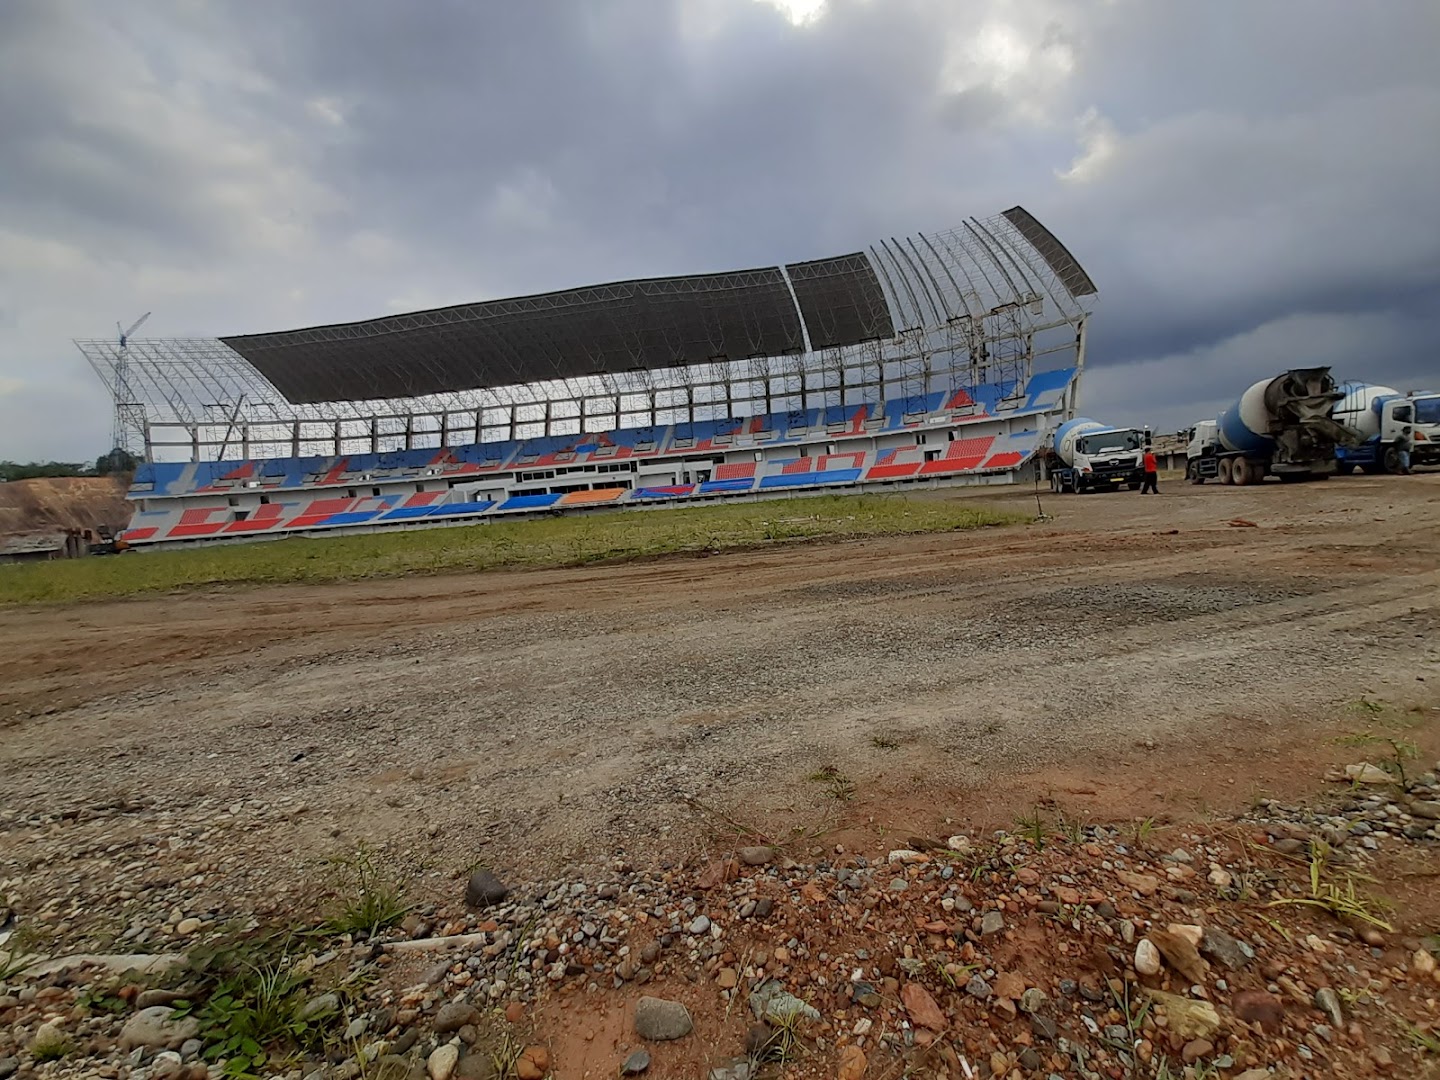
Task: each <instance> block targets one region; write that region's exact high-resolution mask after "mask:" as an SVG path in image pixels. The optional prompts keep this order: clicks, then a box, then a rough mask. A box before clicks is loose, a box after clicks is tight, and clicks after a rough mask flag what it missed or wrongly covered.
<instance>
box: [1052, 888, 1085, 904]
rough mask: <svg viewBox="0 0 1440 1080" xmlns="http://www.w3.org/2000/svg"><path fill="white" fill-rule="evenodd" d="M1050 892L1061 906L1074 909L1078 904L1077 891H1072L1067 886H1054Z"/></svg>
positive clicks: (1078, 894)
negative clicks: (1066, 905) (1064, 905)
mask: <svg viewBox="0 0 1440 1080" xmlns="http://www.w3.org/2000/svg"><path fill="white" fill-rule="evenodd" d="M1052 891H1053V892H1054V893H1055V898H1056V899H1057V900H1059V901H1060V903H1062V904H1069V905H1070V906H1071V907H1075V906H1076V905H1077V904H1079V903H1080V890H1079V889H1072V888H1070V886H1068V885H1056V886H1055V888H1054V889H1053V890H1052Z"/></svg>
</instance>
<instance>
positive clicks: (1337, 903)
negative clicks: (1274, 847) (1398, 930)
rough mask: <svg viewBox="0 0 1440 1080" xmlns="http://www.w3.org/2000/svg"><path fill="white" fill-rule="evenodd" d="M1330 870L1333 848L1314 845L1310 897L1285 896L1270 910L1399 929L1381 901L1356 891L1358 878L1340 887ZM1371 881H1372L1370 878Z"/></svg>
mask: <svg viewBox="0 0 1440 1080" xmlns="http://www.w3.org/2000/svg"><path fill="white" fill-rule="evenodd" d="M1329 868H1330V845H1329V844H1327V843H1325V842H1324V841H1323V840H1312V841H1311V842H1310V892H1309V894H1308V895H1306V896H1300V897H1284V898H1282V899H1280V900H1272V901H1271V902H1270V903H1269V904H1268V905H1266V906H1267V907H1272V908H1273V907H1287V906H1302V907H1313V908H1319V909H1320V910H1321V911H1328V912H1330V914H1332V915H1334V916H1335V917H1336V918H1337V919H1349V920H1352V921H1359V922H1366V923H1369V924H1370V925H1371V926H1374V927H1378V928H1379V929H1381V930H1384V931H1385V932H1386V933H1394V932H1395V928H1394V927H1393V926H1391V925H1390V924H1389V923H1388V922H1386V921H1385V920H1384V919H1382V918H1381V917H1380V916H1379V915H1378V914H1377V913H1376V909H1377V907H1378V904H1377V902H1376V901H1375V900H1374V899H1372V898H1371V897H1369V896H1366V895H1365V894H1364V893H1363V892H1360V891H1359V890H1358V889H1356V888H1355V877H1354V875H1351V874H1346V875H1345V884H1344V885H1343V886H1341V885H1337V884H1336V883H1335V882H1333V881H1327V880H1326V873H1327V871H1328V870H1329ZM1367 880H1369V879H1367Z"/></svg>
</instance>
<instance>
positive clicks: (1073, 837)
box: [1056, 810, 1086, 844]
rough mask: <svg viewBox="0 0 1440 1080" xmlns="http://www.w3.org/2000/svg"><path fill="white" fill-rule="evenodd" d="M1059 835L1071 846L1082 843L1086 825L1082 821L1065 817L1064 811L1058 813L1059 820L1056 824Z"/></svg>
mask: <svg viewBox="0 0 1440 1080" xmlns="http://www.w3.org/2000/svg"><path fill="white" fill-rule="evenodd" d="M1056 827H1057V828H1058V829H1059V830H1060V834H1061V835H1062V836H1064V837H1065V839H1066V840H1069V841H1070V842H1071V843H1072V844H1079V843H1082V842H1083V841H1084V839H1085V829H1086V825H1085V823H1084V822H1083V821H1080V820H1078V819H1075V818H1070V817H1066V816H1065V811H1063V810H1062V811H1060V819H1059V821H1058V822H1057V824H1056Z"/></svg>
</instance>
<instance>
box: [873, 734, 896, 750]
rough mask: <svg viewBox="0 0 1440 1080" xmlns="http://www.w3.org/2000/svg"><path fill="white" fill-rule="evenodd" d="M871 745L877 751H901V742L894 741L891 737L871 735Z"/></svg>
mask: <svg viewBox="0 0 1440 1080" xmlns="http://www.w3.org/2000/svg"><path fill="white" fill-rule="evenodd" d="M870 745H871V746H873V747H875V749H876V750H898V749H900V742H899V740H898V739H892V738H891V737H890V736H889V735H871V736H870Z"/></svg>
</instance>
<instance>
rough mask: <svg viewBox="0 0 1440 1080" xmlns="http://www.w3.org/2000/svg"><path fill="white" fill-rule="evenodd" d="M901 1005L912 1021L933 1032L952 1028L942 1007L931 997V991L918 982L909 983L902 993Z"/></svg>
mask: <svg viewBox="0 0 1440 1080" xmlns="http://www.w3.org/2000/svg"><path fill="white" fill-rule="evenodd" d="M900 1003H901V1004H902V1005H904V1006H905V1011H906V1012H907V1013H909V1014H910V1019H911V1020H913V1021H914V1022H915V1023H916V1024H919V1025H920V1026H921V1027H925V1028H929V1029H930V1030H931V1031H944V1030H945V1029H946V1028H948V1027H949V1026H950V1022H949V1021H948V1020H946V1019H945V1014H944V1013H943V1012H941V1011H940V1006H939V1005H938V1004H937V1003H936V1001H935V999H934V998H933V997H931V996H930V991H929V990H926V989H925V987H923V986H921V985H920V984H919V983H917V982H907V983H906V984H905V986H904V988H903V989H901V991H900Z"/></svg>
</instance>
